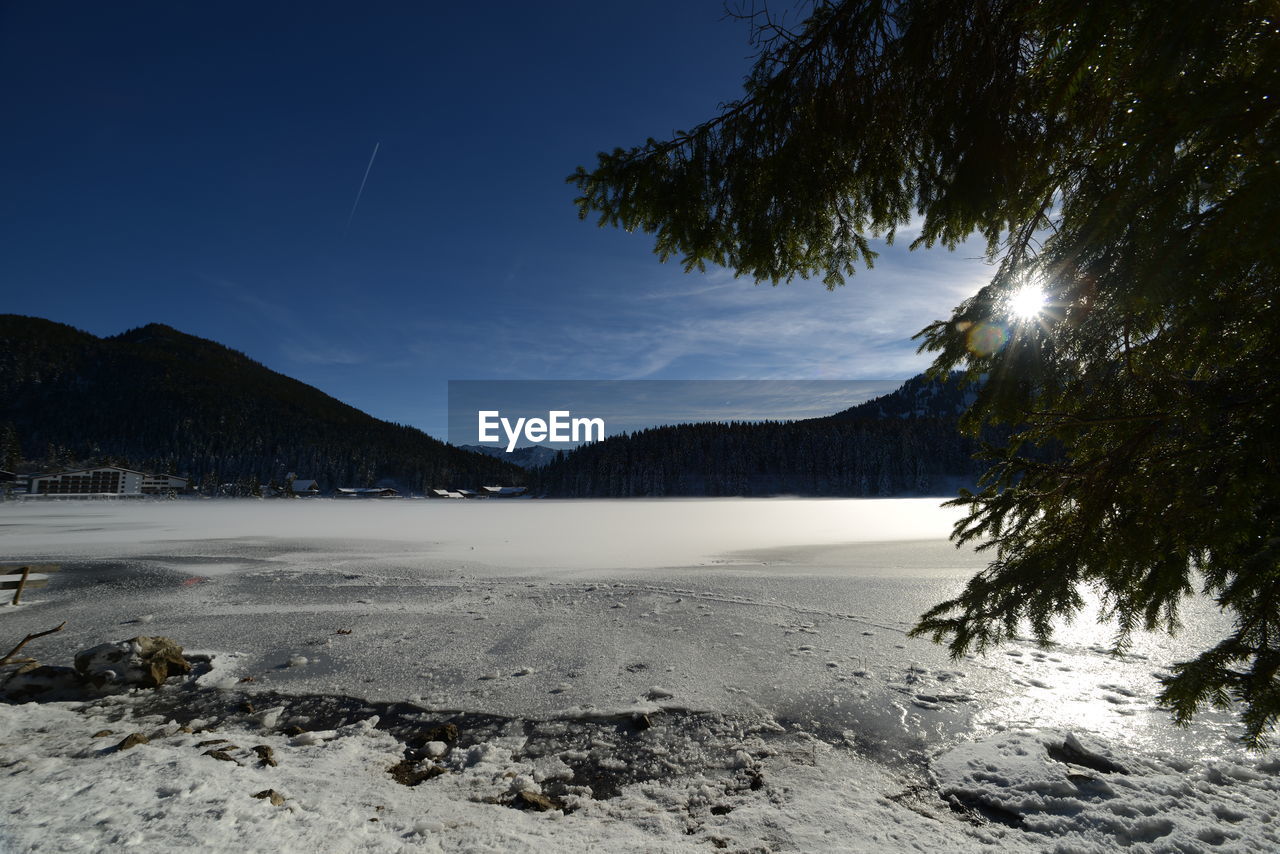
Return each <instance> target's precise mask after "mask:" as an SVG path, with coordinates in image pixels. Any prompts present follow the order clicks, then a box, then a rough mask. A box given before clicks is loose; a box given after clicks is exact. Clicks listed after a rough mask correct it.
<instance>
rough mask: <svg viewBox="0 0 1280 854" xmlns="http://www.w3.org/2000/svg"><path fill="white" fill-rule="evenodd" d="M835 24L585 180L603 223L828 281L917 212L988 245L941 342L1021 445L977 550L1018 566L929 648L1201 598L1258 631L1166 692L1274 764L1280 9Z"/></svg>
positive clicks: (1235, 5) (854, 5)
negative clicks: (697, 118)
mask: <svg viewBox="0 0 1280 854" xmlns="http://www.w3.org/2000/svg"><path fill="white" fill-rule="evenodd" d="M810 9H811V15H810V16H809V17H808V18H807V19H806V20H805V21H804V22H803V23H802V24H800V25H797V26H796V27H794V28H790V29H788V28H785V27H783V26H780V25H777V24H776V23H775V22H774V21H773V20H772V19H770V18H769V17H767V15H766V16H765V17H762V18H757V20H756V25H757V27H756V30H755V32H756V40H757V44H758V46H759V49H760V52H759V55H758V58H757V61H756V62H755V64H754V67H753V69H752V71H751V73H750V75H749V77H748V78H747V80H746V84H745V92H744V94H743V96H742V97H741V98H740V99H739V100H737V101H733V102H731V103H729V104H727V105H725V106H724V107H723V108H722V110H721V111H720V112H719V114H718V115H716V116H714V117H713V118H711V119H709V120H708V121H706V122H704V123H702V124H700V125H698V126H697V127H695V128H693V129H692V130H690V131H687V132H684V131H682V132H678V133H676V134H675V135H674V136H673V137H671V138H670V139H666V140H655V139H650V140H649V141H648V142H646V143H645V144H643V145H640V146H637V147H634V148H631V149H616V150H614V151H613V152H611V153H603V154H601V155H600V156H599V159H598V161H597V163H596V165H595V167H594V168H592V169H590V170H588V169H584V168H579V169H578V171H577V172H576V173H575V174H574V175H572V176H570V178H569V180H570V181H571V182H573V183H574V184H576V185H577V187H578V189H579V190H580V192H581V195H580V197H579V198H578V206H579V212H580V214H581V215H582V216H584V217H585V216H588V215H591V214H593V213H594V214H598V215H599V218H600V221H601V223H602V224H610V225H615V226H620V227H623V228H626V229H628V230H633V229H641V230H643V231H646V232H650V233H653V234H654V235H655V241H656V242H655V251H656V252H657V253H658V255H659V256H660V257H662V258H663V259H666V258H670V257H678V258H680V259H681V261H682V263H683V264H684V266H685V268H686V269H701V268H703V267H704V266H705V265H706V264H708V263H711V264H719V265H722V266H725V267H728V268H729V269H731V270H734V271H735V272H737V273H739V274H741V275H745V276H749V277H751V278H753V279H755V280H756V281H757V282H762V281H763V282H771V283H773V284H777V283H779V282H782V281H789V280H791V279H793V278H795V277H802V278H810V277H816V278H821V279H823V280H824V281H825V282H826V283H827V285H828V286H830V287H834V286H836V285H839V284H841V283H843V282H844V281H845V279H846V278H847V277H848V276H850V275H852V274H853V273H854V270H855V268H856V267H859V266H867V267H869V266H871V265H872V263H873V262H874V260H875V253H874V252H873V251H872V244H871V241H870V238H871V237H872V236H875V235H882V236H884V237H886V238H887V239H888V240H890V241H891V240H892V239H893V238H894V237H895V235H896V232H897V230H898V229H899V228H901V227H902V226H903V225H904V224H906V223H907V222H908V221H909V220H910V219H911V218H912V217H913V216H918V217H920V218H921V219H922V228H921V231H920V236H919V237H918V238H917V239H916V240H915V241H914V242H913V244H912V247H913V248H916V247H931V246H935V245H941V246H945V247H948V248H955V246H956V245H958V243H959V242H960V241H962V240H964V239H966V238H967V237H969V236H970V235H973V234H975V233H976V234H977V235H978V236H979V238H980V239H982V240H983V241H985V244H986V247H987V252H988V255H989V258H990V260H991V261H992V262H993V264H994V275H993V276H992V278H991V280H990V282H989V283H988V284H987V285H986V286H985V287H983V288H982V289H981V290H980V291H978V293H977V294H975V295H974V296H973V297H972V298H970V299H968V300H966V301H965V302H964V303H962V304H961V305H960V306H959V307H957V308H956V309H955V310H954V312H953V313H952V314H951V316H950V317H949V318H947V319H945V320H939V321H938V322H936V323H934V324H932V325H930V326H929V327H927V328H926V329H925V330H923V331H922V333H921V336H922V338H923V344H922V347H923V348H924V349H927V350H929V351H931V352H934V353H936V354H937V355H936V360H935V362H934V365H933V368H934V371H935V373H936V374H937V375H939V376H941V375H942V374H943V373H945V372H947V371H950V370H952V369H956V368H960V369H964V370H965V371H967V372H968V376H970V377H971V378H976V377H977V376H979V375H982V376H986V377H987V378H988V381H987V382H986V383H985V384H983V385H982V386H981V388H980V390H979V391H978V394H977V400H976V402H975V403H974V404H973V405H972V406H971V407H970V408H969V410H968V412H967V413H966V416H965V419H964V425H965V427H966V429H968V430H969V431H970V432H971V433H972V434H973V435H977V432H978V430H979V429H981V428H983V427H984V426H987V425H1005V429H1006V433H1007V435H1010V439H1009V440H1008V441H1006V442H1003V443H1000V444H998V446H995V447H992V448H990V449H989V451H988V457H987V460H988V462H989V465H990V468H989V469H988V471H987V474H986V476H985V479H984V481H983V482H982V486H981V488H980V489H979V490H977V491H976V492H964V493H962V495H961V497H960V498H959V499H958V500H957V501H956V502H955V503H956V504H958V505H960V506H962V507H964V508H965V509H966V510H967V511H968V515H967V516H966V517H965V518H964V519H963V521H962V522H960V523H959V525H958V526H957V528H956V532H955V538H956V540H957V541H958V543H968V542H976V543H978V544H980V545H981V546H982V547H984V548H987V549H989V550H990V552H991V554H992V561H991V563H990V565H989V567H988V568H987V569H986V570H985V571H983V572H982V573H980V574H978V575H977V576H975V577H974V578H973V579H972V580H971V581H970V582H969V584H968V586H967V587H966V589H965V590H964V591H963V592H962V593H961V594H960V595H959V596H958V597H956V598H955V599H953V600H951V601H948V602H945V603H942V604H941V605H939V606H938V607H936V608H934V609H932V610H930V611H929V612H928V613H926V614H925V615H924V616H923V618H922V620H921V622H920V624H919V626H917V628H916V631H917V632H918V633H922V634H926V635H929V636H932V637H934V638H935V639H937V640H945V641H947V642H948V643H949V646H950V649H951V651H952V652H953V653H955V654H957V655H959V654H961V653H963V652H965V651H966V650H970V649H979V650H980V649H984V648H986V647H989V646H991V645H992V644H996V643H999V642H1001V641H1003V640H1005V639H1007V638H1009V637H1011V636H1012V635H1014V634H1015V632H1019V631H1023V630H1024V628H1025V629H1029V631H1030V632H1031V634H1032V635H1034V637H1036V638H1038V639H1040V640H1041V641H1047V640H1048V639H1049V637H1050V635H1051V633H1052V626H1053V623H1054V621H1055V620H1056V619H1058V618H1060V617H1064V616H1070V615H1071V614H1073V613H1075V612H1076V611H1078V610H1079V609H1080V608H1081V606H1082V603H1083V598H1082V595H1081V588H1082V587H1086V586H1087V587H1092V588H1094V589H1095V590H1096V591H1098V592H1099V593H1100V594H1101V596H1102V600H1103V603H1104V609H1105V614H1106V616H1107V617H1108V618H1110V619H1112V620H1114V623H1115V625H1116V626H1117V627H1118V630H1119V632H1118V641H1117V644H1118V645H1119V646H1123V645H1124V643H1125V641H1126V639H1127V638H1128V636H1129V634H1130V632H1132V631H1133V630H1135V629H1139V628H1147V629H1154V628H1160V627H1163V628H1165V629H1169V630H1174V629H1175V628H1176V627H1177V626H1178V621H1179V607H1180V604H1181V603H1182V602H1183V601H1184V599H1185V597H1187V596H1188V595H1190V594H1192V593H1193V592H1194V591H1197V590H1199V591H1202V592H1203V593H1205V594H1207V595H1208V596H1210V597H1213V598H1214V599H1215V600H1216V601H1217V603H1218V604H1219V605H1220V606H1221V607H1222V609H1223V610H1224V611H1225V612H1226V613H1227V614H1228V615H1229V616H1230V617H1231V619H1232V620H1233V623H1234V625H1233V629H1232V630H1231V631H1230V632H1229V633H1228V635H1227V636H1226V637H1224V638H1222V639H1221V641H1220V642H1219V643H1217V644H1216V645H1214V646H1213V647H1212V648H1210V649H1207V650H1205V651H1203V652H1202V653H1201V654H1200V655H1199V656H1197V657H1196V658H1195V659H1193V660H1191V661H1188V662H1183V663H1181V664H1178V665H1177V666H1176V667H1175V669H1174V671H1173V673H1172V674H1170V675H1169V676H1168V677H1167V678H1166V679H1165V680H1164V687H1163V690H1162V694H1161V698H1162V700H1163V702H1165V703H1166V704H1168V705H1169V706H1170V707H1171V708H1172V710H1173V712H1174V714H1175V718H1176V719H1177V720H1179V721H1184V722H1185V721H1187V720H1188V719H1190V717H1191V716H1192V715H1193V714H1194V713H1195V712H1196V711H1197V710H1198V709H1200V708H1202V707H1204V706H1205V705H1206V704H1212V705H1215V706H1227V705H1231V704H1233V703H1234V704H1238V705H1236V706H1235V707H1236V708H1238V709H1240V710H1241V716H1242V719H1243V722H1244V725H1245V740H1246V741H1247V742H1249V743H1251V744H1254V745H1258V744H1261V743H1262V742H1263V741H1264V740H1265V739H1266V737H1267V735H1268V733H1269V731H1270V730H1271V728H1272V727H1273V725H1274V724H1275V722H1276V721H1277V719H1278V718H1280V488H1278V487H1280V446H1278V444H1277V438H1276V437H1278V436H1280V382H1277V380H1276V377H1275V373H1276V372H1275V367H1274V366H1275V365H1276V364H1277V361H1276V360H1277V356H1280V353H1278V352H1277V350H1278V349H1280V328H1278V327H1280V320H1277V317H1280V315H1277V314H1276V312H1275V300H1276V281H1277V268H1278V267H1280V241H1278V240H1277V239H1276V237H1275V233H1274V231H1275V227H1276V223H1277V222H1280V121H1278V118H1277V107H1278V106H1280V29H1278V28H1280V6H1278V5H1277V3H1276V2H1274V0H1220V2H1217V3H1214V4H1212V6H1211V7H1206V5H1205V4H1204V3H1202V2H1190V0H1159V2H1156V0H1134V2H1127V3H1081V2H1074V0H1073V2H1066V1H1065V0H822V1H821V2H814V3H812V4H810ZM870 286H872V287H874V286H875V283H874V280H873V281H871V283H870ZM1041 298H1043V307H1042V308H1041V309H1039V310H1036V308H1035V307H1034V305H1031V306H1030V307H1028V306H1027V305H1026V303H1027V302H1028V301H1030V302H1032V303H1034V302H1036V301H1038V300H1040V299H1041ZM1037 446H1039V447H1041V448H1044V447H1052V448H1057V449H1058V452H1057V453H1055V454H1052V455H1046V454H1044V453H1040V454H1033V453H1029V451H1030V450H1031V449H1033V448H1035V447H1037Z"/></svg>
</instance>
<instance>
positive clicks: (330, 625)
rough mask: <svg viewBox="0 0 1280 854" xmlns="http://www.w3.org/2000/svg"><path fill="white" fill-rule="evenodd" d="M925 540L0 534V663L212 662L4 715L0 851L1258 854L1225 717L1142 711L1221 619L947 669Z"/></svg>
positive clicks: (90, 509)
mask: <svg viewBox="0 0 1280 854" xmlns="http://www.w3.org/2000/svg"><path fill="white" fill-rule="evenodd" d="M955 518H956V513H955V512H954V511H951V510H945V509H940V508H939V507H938V501H937V500H935V499H903V500H883V501H868V500H861V501H843V500H798V499H794V500H667V501H616V502H610V501H594V502H559V501H512V502H501V501H487V502H426V501H387V502H381V501H376V502H367V503H364V502H362V503H344V502H338V501H324V500H302V501H294V502H284V501H275V502H254V501H176V502H148V503H121V504H114V503H107V502H84V503H80V502H67V503H38V504H36V503H31V504H12V503H11V504H5V505H0V554H3V555H4V557H5V559H6V560H17V559H32V560H40V561H58V562H61V563H62V564H63V569H62V570H61V571H59V572H58V573H57V574H56V575H55V576H54V579H53V581H52V582H51V583H50V585H49V586H48V587H46V588H43V589H39V590H34V591H31V592H29V593H28V594H26V596H25V597H24V603H23V604H22V605H21V606H18V607H16V608H14V607H3V608H0V629H2V630H3V635H0V643H4V641H5V640H6V639H7V638H12V641H9V642H8V643H7V644H5V648H6V649H7V647H8V646H9V645H12V643H15V642H16V641H17V640H19V639H21V638H22V637H23V636H24V635H25V634H27V633H30V632H36V631H41V630H44V629H47V628H51V627H52V626H54V625H57V623H59V622H61V621H62V620H66V621H67V627H66V629H65V630H64V631H62V632H60V633H58V634H54V635H50V636H48V637H45V638H41V639H39V640H37V641H34V642H33V643H32V644H31V645H30V647H29V648H28V650H26V651H27V652H29V653H30V654H32V655H34V656H36V657H38V658H39V659H40V660H41V661H42V662H45V663H49V664H69V663H70V661H71V658H72V656H73V654H74V653H75V652H76V651H77V650H80V649H84V648H86V647H90V646H94V645H97V644H99V643H102V642H104V641H119V640H123V639H126V638H130V637H133V636H137V635H164V636H167V637H170V638H173V639H174V640H175V641H177V642H178V643H179V644H182V645H183V646H184V647H185V649H186V651H187V653H188V654H191V653H193V652H196V653H203V654H204V655H205V656H207V661H205V662H202V663H199V664H198V665H197V667H196V670H195V672H193V674H192V675H191V676H189V677H186V678H185V679H179V678H174V679H171V680H170V682H169V684H168V685H167V686H166V687H165V688H164V689H162V690H160V691H150V690H140V691H134V692H132V693H123V694H120V693H117V694H109V695H107V696H104V697H101V698H82V699H79V700H69V701H61V702H45V703H27V704H25V705H16V704H13V705H0V768H3V775H2V776H0V797H3V801H4V803H5V805H6V806H4V807H0V850H14V851H28V850H31V851H35V850H42V851H44V850H47V851H98V850H105V849H108V848H114V847H116V846H122V845H125V844H131V845H133V846H134V847H135V848H137V849H138V850H145V851H177V850H193V851H194V850H224V851H245V850H249V851H277V850H284V851H293V850H304V849H311V850H323V851H399V850H415V851H416V850H424V851H435V850H443V851H512V850H528V851H684V850H699V851H709V850H720V849H727V850H737V851H798V852H807V851H896V850H927V851H933V850H938V849H940V848H944V847H946V848H950V849H955V850H984V851H989V850H1028V851H1041V850H1060V851H1094V850H1097V851H1103V850H1111V849H1114V848H1116V847H1120V846H1127V847H1131V848H1132V849H1134V850H1151V851H1165V850H1167V851H1198V850H1203V851H1209V850H1214V851H1227V850H1239V851H1262V850H1276V849H1280V826H1277V822H1280V817H1278V814H1280V760H1277V759H1276V757H1275V756H1274V755H1273V754H1263V755H1259V754H1249V753H1246V752H1244V751H1243V750H1241V749H1239V748H1238V747H1236V746H1235V745H1234V743H1233V742H1232V739H1233V738H1234V736H1235V735H1236V733H1237V730H1236V728H1235V726H1234V725H1233V723H1232V721H1231V719H1230V718H1229V717H1228V716H1223V715H1218V714H1215V715H1207V716H1205V717H1204V718H1203V719H1201V720H1199V721H1198V722H1197V723H1196V724H1195V725H1194V726H1193V727H1191V728H1190V729H1188V730H1178V729H1175V728H1174V727H1172V726H1171V725H1170V723H1169V721H1168V716H1167V714H1166V713H1164V712H1162V711H1160V710H1158V709H1156V708H1155V707H1154V703H1153V697H1154V694H1155V690H1156V687H1157V683H1156V679H1155V677H1156V674H1158V673H1160V672H1161V671H1162V668H1164V667H1165V666H1167V665H1168V663H1169V662H1171V661H1173V660H1178V659H1179V658H1180V657H1185V656H1186V655H1187V654H1189V652H1190V651H1192V650H1194V649H1196V648H1197V647H1199V646H1202V645H1203V644H1204V643H1206V642H1207V641H1208V640H1209V639H1212V638H1214V637H1216V636H1217V634H1218V633H1219V632H1220V631H1221V629H1222V626H1223V623H1222V617H1221V616H1220V615H1219V614H1217V613H1216V612H1215V611H1214V610H1213V609H1212V608H1211V607H1208V606H1206V605H1205V604H1204V603H1193V605H1192V606H1191V607H1190V608H1189V609H1188V611H1187V612H1186V623H1187V629H1186V631H1185V632H1184V634H1183V635H1182V636H1180V637H1178V638H1176V639H1169V638H1165V637H1162V636H1152V637H1142V638H1139V639H1138V641H1137V642H1136V643H1135V644H1134V646H1133V647H1132V648H1131V649H1130V650H1129V651H1128V652H1127V653H1126V655H1124V656H1123V657H1119V658H1117V657H1112V656H1109V655H1108V654H1107V645H1108V643H1109V641H1110V640H1111V637H1110V629H1109V628H1107V627H1105V626H1099V625H1097V624H1096V623H1094V622H1091V621H1090V620H1088V619H1085V620H1078V621H1077V622H1076V623H1075V624H1074V625H1071V626H1065V627H1064V628H1063V631H1062V633H1061V635H1060V638H1059V640H1060V642H1059V644H1057V645H1056V646H1054V647H1052V648H1049V649H1043V650H1042V649H1039V648H1037V647H1036V646H1035V645H1034V644H1031V643H1026V642H1015V643H1012V644H1009V645H1008V646H1006V647H1005V648H1003V649H1001V650H997V651H995V652H993V653H991V654H989V655H987V656H986V657H982V658H966V659H963V660H960V661H952V660H950V659H948V658H947V656H946V655H945V651H944V650H941V649H939V648H937V647H935V646H934V645H932V644H930V643H928V642H925V641H920V640H914V639H909V638H907V637H906V636H905V632H906V631H907V629H909V628H910V626H911V625H912V623H913V621H914V619H915V617H916V616H918V615H919V613H920V612H921V611H923V610H924V609H925V608H927V607H928V606H929V605H931V604H933V603H935V602H937V601H938V600H940V599H941V598H944V597H946V596H949V595H951V594H953V593H955V592H956V591H957V590H958V589H959V588H960V586H961V585H962V584H963V582H964V580H965V579H966V578H967V577H968V576H969V575H970V574H972V573H973V572H974V571H976V570H977V569H979V568H980V567H981V566H982V565H983V559H982V557H981V556H978V555H975V554H972V553H970V552H967V551H957V550H956V549H954V548H953V547H952V546H951V545H950V544H949V543H947V542H946V536H947V534H948V533H949V530H950V526H951V523H952V522H953V521H954V519H955ZM2 651H3V650H0V652H2ZM375 719H376V720H375ZM445 724H452V725H453V726H454V727H456V740H454V734H453V731H449V730H447V729H442V728H441V727H443V726H444V725H445ZM294 727H296V728H299V729H301V730H306V732H301V733H299V731H298V729H293V728H294ZM108 730H109V731H110V735H102V736H99V737H96V738H95V737H94V736H95V735H96V734H98V733H101V732H104V731H108ZM186 730H191V731H190V732H187V731H186ZM134 732H139V733H142V734H144V735H147V736H149V737H150V741H149V743H146V744H141V745H138V746H136V747H131V748H130V749H127V750H119V749H117V747H116V745H117V744H118V743H119V742H120V740H121V739H123V738H124V737H125V736H126V735H129V734H131V733H134ZM289 733H293V734H292V735H291V734H289ZM214 739H226V741H225V742H221V741H219V742H217V743H214ZM261 746H266V747H270V748H271V750H272V755H273V757H274V761H276V764H275V765H274V766H273V765H269V764H264V763H263V762H262V760H261V758H260V756H259V753H261V752H263V751H259V753H255V752H253V748H255V747H261ZM406 749H407V750H408V753H407V754H406ZM208 751H215V752H217V751H222V753H221V755H220V756H212V755H207V752H208ZM406 757H407V761H406ZM393 767H394V768H397V774H396V775H393V774H392V773H390V772H389V769H391V768H393ZM437 768H438V769H442V770H443V773H438V774H437V771H436V770H434V769H437ZM429 775H435V776H430V778H429V779H423V778H426V777H428V776H429ZM397 777H398V778H399V781H397ZM418 779H421V782H419V783H418V784H417V785H405V784H404V783H406V782H414V781H415V780H418ZM267 790H273V791H274V792H276V793H277V794H278V797H277V798H276V799H275V800H277V801H281V799H283V800H282V801H281V803H279V804H278V805H277V804H276V803H273V802H272V798H271V797H269V796H268V797H263V798H255V797H253V795H255V794H258V793H262V792H266V791H267Z"/></svg>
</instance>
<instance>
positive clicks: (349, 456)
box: [0, 314, 524, 491]
mask: <svg viewBox="0 0 1280 854" xmlns="http://www.w3.org/2000/svg"><path fill="white" fill-rule="evenodd" d="M10 426H11V427H12V429H13V430H14V431H16V435H17V438H18V440H19V442H20V443H21V452H22V456H23V457H25V458H26V459H27V460H28V461H33V462H35V463H37V464H43V465H46V466H54V465H66V464H70V463H89V462H111V463H116V464H127V465H131V466H134V467H137V468H141V469H144V470H154V471H160V472H168V473H173V474H180V475H184V476H187V477H190V478H192V479H193V482H194V483H195V484H203V485H206V486H208V487H210V488H211V487H213V486H214V485H217V484H224V483H229V482H236V481H239V482H242V483H266V482H268V481H270V480H276V481H278V482H283V480H284V478H285V476H286V475H287V474H288V473H289V472H296V473H297V475H298V476H299V477H302V478H314V479H315V480H317V481H319V483H320V486H321V488H322V489H331V488H333V487H337V486H372V485H375V484H383V485H395V486H397V487H399V488H400V489H402V490H410V491H422V490H424V489H426V488H430V487H465V486H478V485H480V484H482V483H503V484H512V483H523V482H524V479H523V477H524V476H523V472H522V470H521V469H519V468H517V467H516V466H513V465H510V464H509V463H505V462H502V461H500V460H495V459H493V458H491V457H488V456H483V455H480V454H473V453H469V452H467V451H463V450H460V449H458V448H454V447H452V446H450V445H447V444H445V443H444V442H441V441H439V440H437V439H434V438H432V437H431V436H428V435H427V434H426V433H423V432H422V431H420V430H417V429H415V428H413V427H407V426H404V425H401V424H393V423H390V422H387V421H381V420H379V419H377V418H374V417H372V416H370V415H367V414H365V413H363V412H361V411H360V410H358V409H356V408H354V407H352V406H348V405H347V404H345V403H342V402H341V401H338V400H335V399H334V398H332V397H330V396H329V395H327V394H325V393H324V392H321V391H320V390H318V389H316V388H313V387H311V386H309V385H306V384H305V383H301V382H299V381H297V380H294V379H291V378H289V377H286V376H284V375H283V374H279V373H276V372H275V371H272V370H270V369H268V368H266V367H264V366H263V365H261V364H259V363H257V362H255V361H253V360H252V359H250V358H248V357H247V356H245V355H244V354H242V353H238V352H236V351H235V350H231V349H229V348H227V347H224V346H222V345H221V344H218V343H215V342H213V341H208V340H205V339H203V338H197V337H195V336H192V335H187V334H185V333H182V332H179V331H178V330H176V329H173V328H171V327H168V326H163V325H161V324H154V323H153V324H150V325H148V326H143V327H141V328H138V329H131V330H129V331H128V332H125V333H123V334H120V335H116V336H113V337H109V338H98V337H96V336H94V335H90V334H89V333H87V332H82V331H80V330H78V329H75V328H73V327H71V326H67V325H65V324H62V323H55V322H53V321H49V320H42V319H40V318H34V317H22V316H19V315H12V314H8V315H0V428H2V429H3V431H8V430H9V428H10Z"/></svg>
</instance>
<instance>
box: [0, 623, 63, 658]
mask: <svg viewBox="0 0 1280 854" xmlns="http://www.w3.org/2000/svg"><path fill="white" fill-rule="evenodd" d="M66 625H67V621H66V620H63V621H62V622H61V623H60V624H59V625H57V626H55V627H54V628H52V629H46V630H45V631H43V632H36V633H35V634H34V635H27V636H26V637H25V638H23V639H22V640H21V641H20V642H19V643H18V645H17V646H15V647H14V648H13V649H11V650H9V653H8V655H6V656H5V657H4V658H0V666H3V665H5V664H29V663H30V662H33V661H35V659H34V658H14V656H15V655H17V654H18V651H19V650H20V649H22V648H23V647H24V646H26V645H27V644H29V643H31V642H32V641H33V640H35V639H36V638H42V637H44V636H45V635H51V634H53V633H54V632H60V631H62V629H63V628H64V627H65V626H66Z"/></svg>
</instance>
